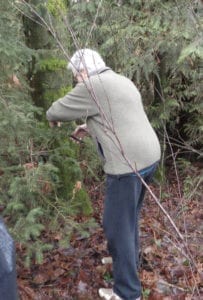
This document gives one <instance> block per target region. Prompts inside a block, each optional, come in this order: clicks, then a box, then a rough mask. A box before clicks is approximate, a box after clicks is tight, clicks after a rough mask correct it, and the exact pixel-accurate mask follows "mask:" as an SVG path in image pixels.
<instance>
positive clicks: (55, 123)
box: [49, 121, 61, 128]
mask: <svg viewBox="0 0 203 300" xmlns="http://www.w3.org/2000/svg"><path fill="white" fill-rule="evenodd" d="M49 126H50V127H51V128H53V127H61V122H57V121H49Z"/></svg>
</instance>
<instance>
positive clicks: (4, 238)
mask: <svg viewBox="0 0 203 300" xmlns="http://www.w3.org/2000/svg"><path fill="white" fill-rule="evenodd" d="M17 298H18V297H17V284H16V266H15V245H14V241H13V240H12V238H11V236H10V234H9V233H8V231H7V229H6V227H5V225H4V223H3V221H2V220H1V219H0V300H17Z"/></svg>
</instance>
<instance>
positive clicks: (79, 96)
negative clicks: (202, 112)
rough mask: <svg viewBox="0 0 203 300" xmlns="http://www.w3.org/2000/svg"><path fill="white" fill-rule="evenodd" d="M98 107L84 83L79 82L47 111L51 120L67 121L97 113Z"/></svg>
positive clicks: (47, 115)
mask: <svg viewBox="0 0 203 300" xmlns="http://www.w3.org/2000/svg"><path fill="white" fill-rule="evenodd" d="M98 113H99V110H98V107H97V105H96V104H95V102H94V100H93V99H92V97H91V95H90V93H89V91H88V90H87V88H86V86H85V84H84V83H79V84H77V85H76V87H75V88H74V89H73V90H72V91H71V92H69V93H68V94H67V95H66V96H64V97H63V98H60V99H58V100H57V101H55V102H54V103H53V104H52V105H51V107H50V108H49V109H48V111H47V113H46V117H47V120H48V121H49V122H65V121H72V120H76V119H81V118H84V119H86V118H87V117H90V116H93V115H96V114H98Z"/></svg>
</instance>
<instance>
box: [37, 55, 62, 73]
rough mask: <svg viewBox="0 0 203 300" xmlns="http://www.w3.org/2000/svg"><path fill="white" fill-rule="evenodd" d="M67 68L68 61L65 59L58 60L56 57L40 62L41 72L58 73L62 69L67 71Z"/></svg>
mask: <svg viewBox="0 0 203 300" xmlns="http://www.w3.org/2000/svg"><path fill="white" fill-rule="evenodd" d="M66 66H67V61H66V60H64V59H58V58H55V57H52V58H47V59H41V60H40V61H39V62H38V69H39V71H58V70H60V69H65V68H66Z"/></svg>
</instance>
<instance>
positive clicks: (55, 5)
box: [47, 0, 67, 17]
mask: <svg viewBox="0 0 203 300" xmlns="http://www.w3.org/2000/svg"><path fill="white" fill-rule="evenodd" d="M47 9H48V11H49V12H50V13H51V14H52V15H53V16H55V17H57V16H58V15H60V14H61V12H63V13H65V12H66V11H67V1H66V0H48V2H47Z"/></svg>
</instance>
